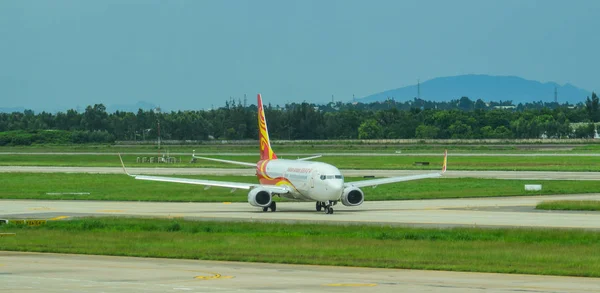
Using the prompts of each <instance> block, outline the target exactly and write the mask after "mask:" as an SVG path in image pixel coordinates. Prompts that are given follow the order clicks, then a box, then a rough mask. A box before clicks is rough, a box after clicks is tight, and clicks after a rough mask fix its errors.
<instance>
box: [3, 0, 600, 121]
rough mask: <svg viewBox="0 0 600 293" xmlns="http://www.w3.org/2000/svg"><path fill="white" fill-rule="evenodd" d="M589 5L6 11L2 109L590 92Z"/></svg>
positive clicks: (197, 2)
mask: <svg viewBox="0 0 600 293" xmlns="http://www.w3.org/2000/svg"><path fill="white" fill-rule="evenodd" d="M598 11H600V1H595V0H589V1H586V0H572V1H566V0H565V1H555V0H540V1H534V0H499V1H492V0H473V1H466V0H452V1H445V0H437V1H436V0H419V1H412V0H389V1H384V0H371V1H367V0H363V1H355V0H339V1H334V0H317V1H309V0H297V1H294V0H285V1H281V0H273V1H270V0H252V1H243V0H236V1H233V0H214V1H213V0H190V1H183V0H171V1H157V0H102V1H80V0H52V1H50V0H49V1H34V0H3V1H0V108H2V107H4V108H6V107H25V108H28V109H34V110H38V111H39V110H49V111H56V110H63V111H64V110H65V109H71V108H76V107H81V108H84V107H85V106H87V105H93V104H96V103H103V104H104V105H114V104H135V103H136V102H138V101H146V102H150V103H153V104H155V105H159V106H160V107H161V108H163V109H164V110H180V109H181V110H183V109H210V108H211V107H219V106H223V105H224V104H225V101H226V100H228V99H229V97H233V98H234V99H236V100H238V99H242V100H243V97H244V94H246V95H247V98H248V103H253V104H255V103H256V94H257V93H259V92H260V93H262V95H263V99H264V101H265V103H272V104H274V105H275V104H280V105H283V104H285V103H287V102H302V101H307V102H317V103H324V102H327V101H331V99H332V95H333V97H334V99H335V100H336V101H351V100H352V98H353V96H354V97H356V98H361V97H364V96H368V95H370V94H374V93H377V92H382V91H385V90H389V89H394V88H399V87H403V86H408V85H413V84H415V83H416V81H417V80H421V81H425V80H428V79H432V78H436V77H442V76H453V75H461V74H490V75H515V76H520V77H523V78H526V79H531V80H537V81H541V82H549V81H553V82H557V83H559V84H565V83H571V84H573V85H575V86H578V87H581V88H583V89H586V90H589V91H594V90H595V91H598V90H599V89H600V79H599V78H598V68H600V58H599V57H598V52H599V48H600V34H599V33H598V31H597V30H598V27H599V25H600V17H599V16H598V13H597V12H598Z"/></svg>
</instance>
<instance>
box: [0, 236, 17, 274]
mask: <svg viewBox="0 0 600 293" xmlns="http://www.w3.org/2000/svg"><path fill="white" fill-rule="evenodd" d="M16 235H17V233H0V237H9V236H16ZM1 266H3V264H0V267H1Z"/></svg>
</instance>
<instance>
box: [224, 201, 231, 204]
mask: <svg viewBox="0 0 600 293" xmlns="http://www.w3.org/2000/svg"><path fill="white" fill-rule="evenodd" d="M223 204H231V202H230V201H224V202H223Z"/></svg>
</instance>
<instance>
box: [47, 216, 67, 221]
mask: <svg viewBox="0 0 600 293" xmlns="http://www.w3.org/2000/svg"><path fill="white" fill-rule="evenodd" d="M68 217H69V216H58V217H54V218H50V219H48V220H50V221H58V220H62V219H66V218H68Z"/></svg>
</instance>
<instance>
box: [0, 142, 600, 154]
mask: <svg viewBox="0 0 600 293" xmlns="http://www.w3.org/2000/svg"><path fill="white" fill-rule="evenodd" d="M271 144H272V145H273V148H274V150H275V151H276V152H282V153H285V152H287V153H290V152H292V153H306V154H315V153H330V152H341V153H344V152H369V153H372V152H377V153H395V152H396V151H401V152H402V153H423V152H432V153H441V152H443V151H444V149H448V150H450V151H451V152H453V153H465V152H469V153H471V152H474V153H482V152H483V153H489V152H494V153H531V152H552V153H597V152H598V151H599V150H600V144H598V143H596V142H592V143H590V142H581V141H567V140H565V141H564V143H545V142H539V141H538V142H530V143H520V142H517V141H501V142H489V143H488V142H475V143H463V142H461V141H460V140H458V141H440V142H438V143H422V142H415V141H414V140H413V142H412V143H411V142H406V143H363V142H360V141H352V142H348V141H335V140H334V141H328V140H324V141H312V142H304V141H283V142H278V141H277V140H275V141H272V142H271ZM257 145H258V142H254V141H244V142H241V143H239V142H233V143H225V144H219V143H216V142H209V143H205V144H196V145H163V146H162V151H166V150H169V151H171V152H187V153H189V152H191V151H192V150H194V149H195V150H197V151H198V152H205V153H206V152H256V151H257ZM0 152H106V153H117V152H121V153H126V152H145V153H156V152H158V148H157V146H156V145H155V144H152V143H148V144H138V145H127V144H99V145H93V144H73V145H51V144H48V145H31V146H2V147H0Z"/></svg>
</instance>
